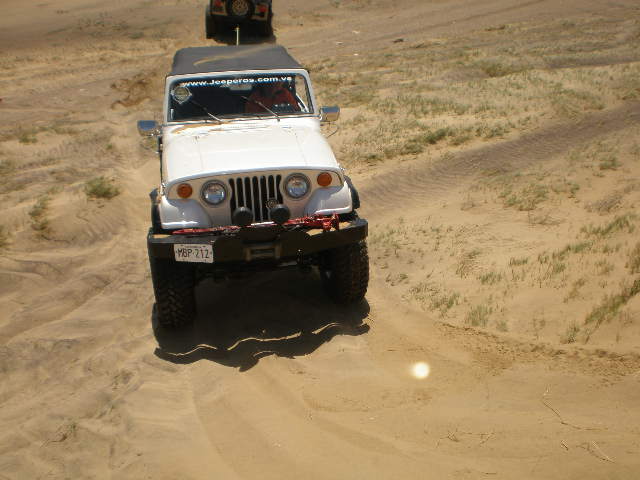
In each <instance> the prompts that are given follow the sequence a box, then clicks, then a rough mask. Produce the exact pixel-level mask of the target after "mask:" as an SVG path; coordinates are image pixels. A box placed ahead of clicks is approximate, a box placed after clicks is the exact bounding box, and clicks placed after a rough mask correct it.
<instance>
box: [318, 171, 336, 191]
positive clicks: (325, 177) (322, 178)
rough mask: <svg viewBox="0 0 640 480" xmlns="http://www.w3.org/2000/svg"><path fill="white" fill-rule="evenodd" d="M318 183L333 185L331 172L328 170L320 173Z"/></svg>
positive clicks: (323, 185) (324, 185)
mask: <svg viewBox="0 0 640 480" xmlns="http://www.w3.org/2000/svg"><path fill="white" fill-rule="evenodd" d="M317 180H318V185H320V186H321V187H328V186H329V185H331V181H332V180H331V174H330V173H327V172H322V173H321V174H320V175H318V179H317Z"/></svg>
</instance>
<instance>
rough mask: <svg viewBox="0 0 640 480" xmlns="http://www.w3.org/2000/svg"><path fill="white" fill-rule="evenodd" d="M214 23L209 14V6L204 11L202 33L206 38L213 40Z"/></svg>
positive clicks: (214, 32) (214, 33)
mask: <svg viewBox="0 0 640 480" xmlns="http://www.w3.org/2000/svg"><path fill="white" fill-rule="evenodd" d="M216 30H217V29H216V21H215V18H214V17H213V15H211V12H210V11H209V6H206V7H205V9H204V31H205V36H206V38H214V37H215V35H216Z"/></svg>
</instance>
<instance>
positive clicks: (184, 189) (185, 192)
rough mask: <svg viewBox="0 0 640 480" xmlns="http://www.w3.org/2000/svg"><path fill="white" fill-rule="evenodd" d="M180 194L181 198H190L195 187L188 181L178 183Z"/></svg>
mask: <svg viewBox="0 0 640 480" xmlns="http://www.w3.org/2000/svg"><path fill="white" fill-rule="evenodd" d="M177 191H178V196H179V197H180V198H189V197H190V196H191V194H192V193H193V188H191V185H189V184H188V183H181V184H180V185H178V190H177Z"/></svg>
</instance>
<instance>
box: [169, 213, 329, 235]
mask: <svg viewBox="0 0 640 480" xmlns="http://www.w3.org/2000/svg"><path fill="white" fill-rule="evenodd" d="M263 225H264V226H273V225H274V224H273V223H268V224H263ZM261 226H262V225H252V226H249V227H245V228H260V227H261ZM282 226H283V227H305V228H321V229H322V231H323V232H328V231H330V230H331V229H332V228H333V229H334V230H340V219H339V218H338V214H337V213H334V214H333V215H331V216H328V215H312V216H309V217H301V218H293V219H291V220H288V221H286V222H285V223H283V224H282ZM238 230H240V227H237V226H235V225H230V226H228V227H214V228H183V229H180V230H174V231H173V232H172V233H173V235H194V234H195V235H197V234H199V233H202V234H205V233H209V234H211V233H223V232H230V233H231V232H237V231H238Z"/></svg>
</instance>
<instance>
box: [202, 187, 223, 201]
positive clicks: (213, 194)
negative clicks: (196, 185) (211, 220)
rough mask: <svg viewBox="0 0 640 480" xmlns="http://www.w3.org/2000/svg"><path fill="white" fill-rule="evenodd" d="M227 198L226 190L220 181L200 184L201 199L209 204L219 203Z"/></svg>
mask: <svg viewBox="0 0 640 480" xmlns="http://www.w3.org/2000/svg"><path fill="white" fill-rule="evenodd" d="M225 198H227V190H226V189H225V188H224V185H222V184H221V183H220V182H207V183H205V184H204V185H203V186H202V199H203V200H204V201H205V202H207V203H208V204H209V205H220V204H221V203H222V202H224V199H225Z"/></svg>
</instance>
